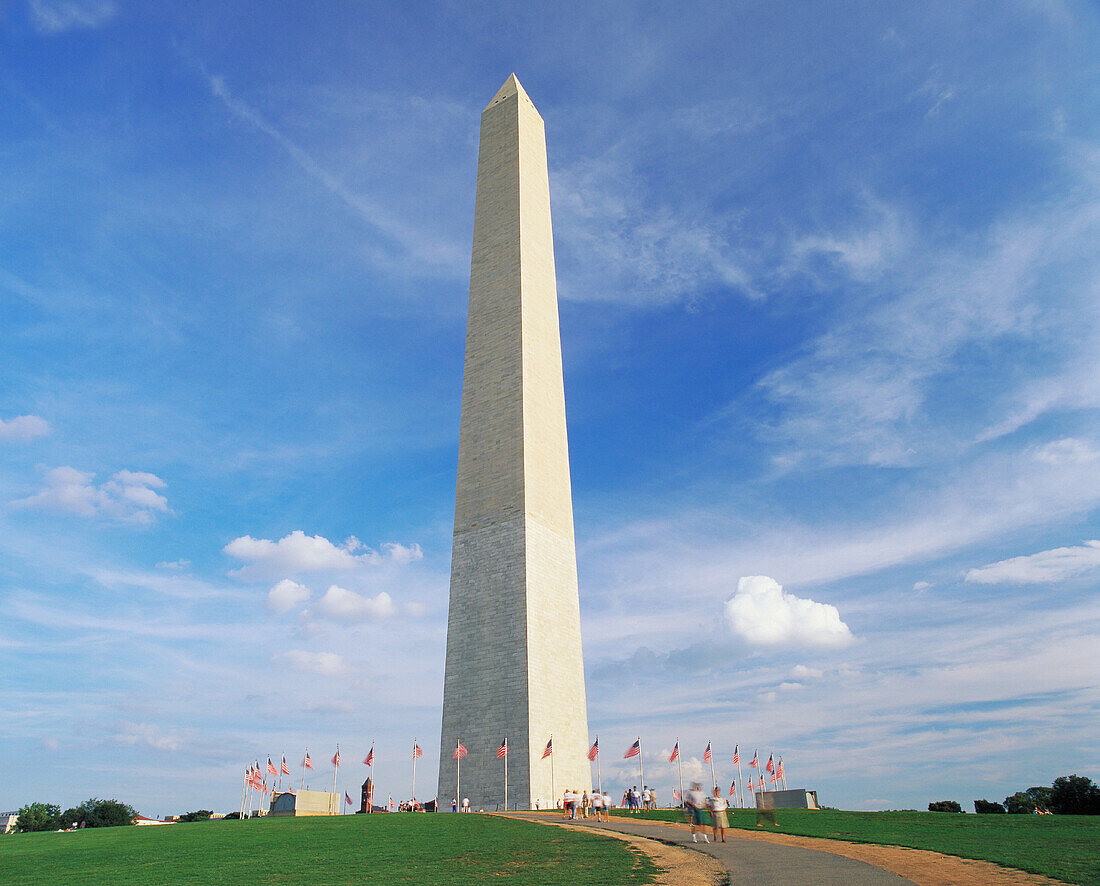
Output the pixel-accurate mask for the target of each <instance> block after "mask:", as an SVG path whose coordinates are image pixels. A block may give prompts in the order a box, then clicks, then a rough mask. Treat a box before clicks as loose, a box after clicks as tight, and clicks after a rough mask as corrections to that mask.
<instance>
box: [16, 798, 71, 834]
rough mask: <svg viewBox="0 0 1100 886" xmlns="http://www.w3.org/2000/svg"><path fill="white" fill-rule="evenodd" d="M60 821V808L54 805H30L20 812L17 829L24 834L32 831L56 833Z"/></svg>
mask: <svg viewBox="0 0 1100 886" xmlns="http://www.w3.org/2000/svg"><path fill="white" fill-rule="evenodd" d="M60 820H61V807H60V806H55V805H54V804H53V803H28V804H27V805H26V806H24V807H23V808H22V809H20V810H19V818H17V819H16V821H15V827H16V829H17V830H18V831H19V832H20V833H22V834H27V833H30V832H31V831H56V830H57V828H58V826H59V825H60Z"/></svg>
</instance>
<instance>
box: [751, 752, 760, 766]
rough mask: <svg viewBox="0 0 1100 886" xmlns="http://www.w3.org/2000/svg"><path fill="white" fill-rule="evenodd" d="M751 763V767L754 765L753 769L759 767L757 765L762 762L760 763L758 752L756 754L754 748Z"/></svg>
mask: <svg viewBox="0 0 1100 886" xmlns="http://www.w3.org/2000/svg"><path fill="white" fill-rule="evenodd" d="M749 765H750V766H751V767H752V768H753V769H756V768H757V766H759V765H760V764H759V763H758V762H757V754H756V751H755V750H754V751H753V752H752V761H751V762H750V763H749Z"/></svg>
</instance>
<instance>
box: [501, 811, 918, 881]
mask: <svg viewBox="0 0 1100 886" xmlns="http://www.w3.org/2000/svg"><path fill="white" fill-rule="evenodd" d="M510 814H511V815H514V816H515V817H517V818H533V819H537V820H539V821H546V822H551V823H553V822H561V821H563V819H561V818H560V817H558V816H547V815H545V814H541V815H540V814H538V813H522V812H520V813H510ZM569 823H570V824H574V825H581V826H583V827H589V828H592V829H593V830H596V829H599V830H605V829H611V830H615V831H621V832H623V833H627V834H637V835H638V836H641V837H650V838H652V839H655V840H661V841H662V842H665V843H675V844H677V845H680V846H685V847H687V848H688V849H696V850H698V851H700V852H706V853H707V854H709V855H713V856H714V857H715V858H717V859H718V861H720V862H721V863H722V865H723V866H724V867H725V868H726V870H727V871H729V875H730V883H731V886H748V884H752V886H788V884H791V883H812V884H814V886H904V884H909V886H912V884H913V881H912V880H906V879H905V878H904V877H899V876H898V875H897V874H895V873H892V872H890V871H885V870H883V869H882V868H877V867H875V866H874V865H870V864H867V863H866V862H862V861H856V860H854V859H851V858H844V857H843V856H841V855H833V854H831V853H828V852H817V851H816V850H813V849H801V848H798V847H795V846H780V845H777V844H775V843H765V842H763V841H761V840H749V839H745V838H743V837H738V836H737V831H736V830H733V829H731V830H727V831H726V842H725V843H713V842H712V843H709V844H708V843H704V842H702V838H701V837H700V841H699V842H698V843H692V842H691V835H690V834H689V833H688V832H687V831H686V830H681V829H680V828H675V827H668V826H667V825H663V824H661V823H659V822H652V821H636V820H630V819H622V818H618V817H612V819H611V821H610V822H599V823H597V822H594V821H592V820H588V821H585V820H582V819H577V820H576V821H572V822H569Z"/></svg>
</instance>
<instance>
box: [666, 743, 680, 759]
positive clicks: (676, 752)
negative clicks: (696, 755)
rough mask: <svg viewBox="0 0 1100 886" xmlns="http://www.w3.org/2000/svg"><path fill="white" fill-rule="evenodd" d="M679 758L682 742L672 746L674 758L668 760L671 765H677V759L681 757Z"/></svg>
mask: <svg viewBox="0 0 1100 886" xmlns="http://www.w3.org/2000/svg"><path fill="white" fill-rule="evenodd" d="M679 756H680V742H679V741H677V742H676V744H674V745H673V746H672V756H671V757H669V758H668V762H669V763H675V762H676V758H677V757H679Z"/></svg>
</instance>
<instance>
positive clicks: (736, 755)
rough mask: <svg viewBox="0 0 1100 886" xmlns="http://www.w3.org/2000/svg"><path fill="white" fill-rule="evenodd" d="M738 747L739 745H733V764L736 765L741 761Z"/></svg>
mask: <svg viewBox="0 0 1100 886" xmlns="http://www.w3.org/2000/svg"><path fill="white" fill-rule="evenodd" d="M737 748H738V746H737V745H734V746H733V765H734V766H736V765H737V764H738V763H740V762H741V755H740V754H739V753H737Z"/></svg>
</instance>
